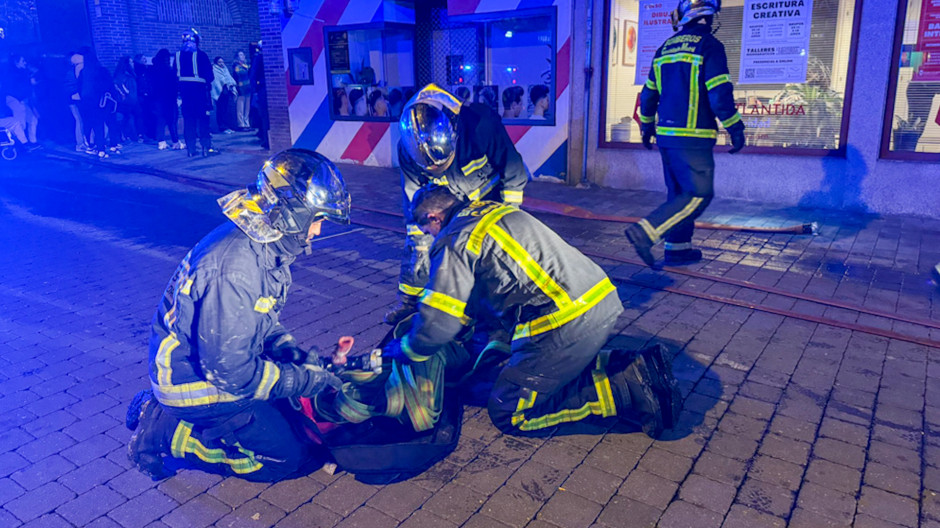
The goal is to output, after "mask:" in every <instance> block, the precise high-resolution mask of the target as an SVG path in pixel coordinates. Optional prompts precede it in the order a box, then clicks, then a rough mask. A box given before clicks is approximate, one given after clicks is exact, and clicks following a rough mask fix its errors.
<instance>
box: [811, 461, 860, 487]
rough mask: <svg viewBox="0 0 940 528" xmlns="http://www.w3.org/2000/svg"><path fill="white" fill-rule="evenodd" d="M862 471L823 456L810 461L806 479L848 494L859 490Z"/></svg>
mask: <svg viewBox="0 0 940 528" xmlns="http://www.w3.org/2000/svg"><path fill="white" fill-rule="evenodd" d="M860 479H861V472H860V471H859V470H857V469H853V468H850V467H846V466H843V465H841V464H836V463H835V462H830V461H828V460H824V459H821V458H817V459H814V460H812V461H810V463H809V467H808V468H807V470H806V480H807V481H809V482H813V483H816V484H819V485H820V486H823V487H825V488H829V489H833V490H836V491H841V492H842V493H846V494H848V495H855V493H856V492H858V487H859V480H860Z"/></svg>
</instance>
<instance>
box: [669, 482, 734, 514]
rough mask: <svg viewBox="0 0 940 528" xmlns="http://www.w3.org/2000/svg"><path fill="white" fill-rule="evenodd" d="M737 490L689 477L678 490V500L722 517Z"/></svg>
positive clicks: (727, 485)
mask: <svg viewBox="0 0 940 528" xmlns="http://www.w3.org/2000/svg"><path fill="white" fill-rule="evenodd" d="M736 492H737V490H736V489H735V487H734V486H731V485H730V484H726V483H723V482H717V481H714V480H711V479H707V478H705V477H702V476H700V475H689V477H688V478H686V479H685V481H684V482H683V483H682V485H681V487H680V488H679V498H680V499H682V500H684V501H686V502H689V503H692V504H695V505H698V506H701V507H703V508H705V509H708V510H711V511H713V512H715V513H719V514H721V515H724V514H725V513H727V511H728V508H730V507H731V502H732V501H733V500H734V496H735V494H736Z"/></svg>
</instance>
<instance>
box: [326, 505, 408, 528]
mask: <svg viewBox="0 0 940 528" xmlns="http://www.w3.org/2000/svg"><path fill="white" fill-rule="evenodd" d="M395 526H398V521H397V520H395V519H393V518H391V517H389V516H388V515H385V514H384V513H382V512H380V511H378V510H375V509H372V508H370V507H368V506H363V507H361V508H359V509H358V510H356V511H354V512H353V513H352V515H350V516H349V517H346V518H345V519H343V520H342V521H340V523H339V524H337V527H339V528H385V527H388V528H394V527H395Z"/></svg>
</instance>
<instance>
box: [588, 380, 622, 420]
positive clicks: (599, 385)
mask: <svg viewBox="0 0 940 528" xmlns="http://www.w3.org/2000/svg"><path fill="white" fill-rule="evenodd" d="M591 377H593V378H594V390H595V391H596V392H597V403H598V404H599V405H600V408H601V416H604V417H607V416H617V404H616V403H614V392H613V390H612V389H611V388H610V379H608V378H607V373H606V372H604V371H603V370H592V371H591Z"/></svg>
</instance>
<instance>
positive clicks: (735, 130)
mask: <svg viewBox="0 0 940 528" xmlns="http://www.w3.org/2000/svg"><path fill="white" fill-rule="evenodd" d="M728 134H730V135H731V150H729V151H728V154H734V153H735V152H738V151H740V150H741V149H743V148H744V145H746V144H747V140H746V139H745V137H744V123H742V122H741V121H738V122H737V123H735V124H733V125H731V128H729V129H728Z"/></svg>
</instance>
